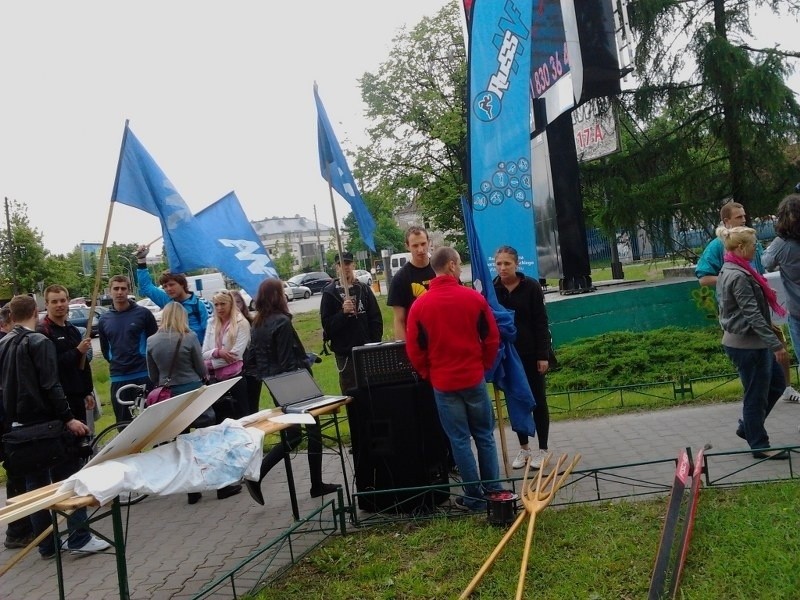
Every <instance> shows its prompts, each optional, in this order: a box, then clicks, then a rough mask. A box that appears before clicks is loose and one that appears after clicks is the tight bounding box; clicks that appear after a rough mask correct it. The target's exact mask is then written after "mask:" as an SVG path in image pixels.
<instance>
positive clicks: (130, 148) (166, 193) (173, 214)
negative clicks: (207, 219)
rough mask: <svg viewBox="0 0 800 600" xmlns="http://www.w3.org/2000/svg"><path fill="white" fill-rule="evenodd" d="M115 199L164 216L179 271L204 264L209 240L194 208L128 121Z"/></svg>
mask: <svg viewBox="0 0 800 600" xmlns="http://www.w3.org/2000/svg"><path fill="white" fill-rule="evenodd" d="M111 201H112V202H119V203H121V204H127V205H128V206H132V207H134V208H138V209H140V210H143V211H145V212H148V213H150V214H151V215H155V216H156V217H158V218H159V219H160V220H161V233H162V235H163V237H164V249H165V252H166V254H167V261H168V262H169V268H170V270H172V271H174V272H176V273H179V272H184V271H190V270H192V269H196V268H198V267H199V266H202V265H200V264H199V263H198V262H197V261H198V260H199V259H200V258H201V257H202V256H203V252H204V251H205V249H206V246H207V244H206V241H205V240H204V239H203V237H202V235H201V232H200V231H199V230H198V228H197V224H196V222H195V219H194V217H193V216H192V211H191V210H189V207H188V206H187V205H186V202H184V200H183V198H182V197H181V195H180V194H179V193H178V191H177V190H176V189H175V186H173V185H172V183H171V182H170V180H169V179H167V176H166V175H164V172H163V171H162V170H161V168H160V167H159V166H158V165H157V164H156V162H155V161H154V160H153V158H152V157H151V156H150V154H149V153H148V152H147V150H145V148H144V146H142V144H141V142H139V140H138V139H137V138H136V136H135V135H133V132H132V131H131V130H130V128H129V127H128V125H127V123H126V124H125V133H124V135H123V137H122V148H121V149H120V157H119V165H118V167H117V180H116V181H115V182H114V191H113V192H112V194H111Z"/></svg>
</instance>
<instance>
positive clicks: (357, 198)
mask: <svg viewBox="0 0 800 600" xmlns="http://www.w3.org/2000/svg"><path fill="white" fill-rule="evenodd" d="M314 102H316V104H317V141H318V143H319V168H320V172H321V173H322V177H323V179H325V181H327V182H328V183H330V185H331V187H332V188H333V189H335V190H336V191H337V192H339V194H340V195H341V196H342V198H344V199H345V200H347V203H348V204H349V205H350V208H352V209H353V214H354V215H355V216H356V222H357V223H358V230H359V231H360V232H361V238H362V239H363V240H364V243H365V244H366V245H367V246H369V247H370V249H371V250H372V251H373V252H374V251H375V240H374V239H373V236H374V234H375V220H374V219H373V218H372V215H371V214H369V211H368V210H367V206H366V205H365V204H364V200H363V198H361V194H360V193H359V191H358V187H357V186H356V182H355V180H354V179H353V175H352V174H351V173H350V168H349V167H348V166H347V161H346V160H345V158H344V154H343V153H342V149H341V148H340V147H339V142H338V141H337V140H336V135H335V134H334V133H333V128H332V127H331V122H330V121H329V120H328V115H327V113H326V112H325V107H324V106H322V100H320V98H319V94H318V93H317V84H316V83H315V84H314Z"/></svg>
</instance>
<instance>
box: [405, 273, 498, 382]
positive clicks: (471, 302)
mask: <svg viewBox="0 0 800 600" xmlns="http://www.w3.org/2000/svg"><path fill="white" fill-rule="evenodd" d="M499 345H500V334H499V333H498V331H497V323H495V320H494V315H493V314H492V310H491V309H490V308H489V304H488V303H487V302H486V299H485V298H484V297H483V296H481V295H480V294H479V293H478V292H476V291H475V290H473V289H471V288H467V287H464V286H462V285H461V284H460V283H459V282H458V281H457V280H456V278H455V277H452V276H450V275H439V276H438V277H436V278H435V279H433V280H432V281H431V283H430V289H429V290H428V291H427V293H425V294H423V295H422V296H420V297H419V298H417V300H416V302H414V304H412V305H411V310H410V311H409V313H408V319H407V322H406V352H407V353H408V358H409V359H410V360H411V364H412V365H413V366H414V369H416V371H417V373H419V374H420V376H422V378H423V379H425V380H427V381H430V383H431V385H432V386H433V387H434V388H435V389H437V390H439V391H442V392H455V391H458V390H464V389H468V388H471V387H475V386H476V385H478V384H479V383H480V382H481V381H483V377H484V373H485V372H486V371H487V370H489V369H490V368H491V367H492V365H493V364H494V359H495V356H496V355H497V348H498V346H499Z"/></svg>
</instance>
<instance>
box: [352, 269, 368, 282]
mask: <svg viewBox="0 0 800 600" xmlns="http://www.w3.org/2000/svg"><path fill="white" fill-rule="evenodd" d="M355 276H356V279H358V280H359V281H360V282H361V283H364V284H366V285H372V273H370V272H369V271H365V270H364V269H356V270H355Z"/></svg>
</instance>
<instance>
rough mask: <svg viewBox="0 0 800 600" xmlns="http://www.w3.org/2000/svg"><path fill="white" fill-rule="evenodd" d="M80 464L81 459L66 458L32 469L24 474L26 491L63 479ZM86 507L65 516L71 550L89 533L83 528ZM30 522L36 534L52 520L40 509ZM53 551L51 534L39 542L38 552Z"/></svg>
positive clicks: (45, 511)
mask: <svg viewBox="0 0 800 600" xmlns="http://www.w3.org/2000/svg"><path fill="white" fill-rule="evenodd" d="M81 466H82V461H81V459H78V458H68V459H67V460H65V461H64V462H62V463H60V464H58V465H56V466H55V467H53V468H52V469H41V470H39V471H32V472H29V473H27V474H26V475H25V485H26V487H27V488H28V491H29V492H30V491H32V490H37V489H39V488H42V487H44V486H46V485H50V484H51V483H56V482H59V481H63V480H64V479H66V478H67V477H69V476H70V475H74V474H75V473H77V472H78V471H79V470H80V468H81ZM86 518H87V515H86V509H85V508H79V509H77V510H76V511H75V512H74V513H72V514H71V515H70V516H69V517H67V526H68V527H69V529H70V530H71V531H72V533H71V534H70V536H69V538H68V542H67V547H69V548H70V549H71V550H76V549H78V548H82V547H83V546H85V545H86V544H87V543H88V542H89V539H90V538H91V534H90V533H89V530H88V529H86V528H85V524H86ZM31 523H32V524H33V532H34V533H35V534H36V535H39V534H40V533H42V532H43V531H44V530H45V529H47V528H48V527H49V526H50V525H52V523H53V520H52V518H51V516H50V511H47V510H40V511H37V512H35V513H33V514H32V515H31ZM54 552H55V543H54V540H53V535H52V534H51V535H48V536H47V537H46V538H44V539H43V540H42V541H41V542H40V543H39V554H41V555H42V556H50V555H52V554H53V553H54Z"/></svg>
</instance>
